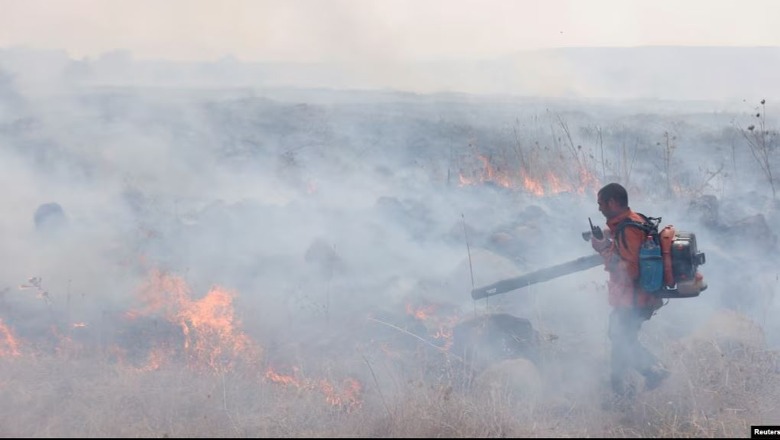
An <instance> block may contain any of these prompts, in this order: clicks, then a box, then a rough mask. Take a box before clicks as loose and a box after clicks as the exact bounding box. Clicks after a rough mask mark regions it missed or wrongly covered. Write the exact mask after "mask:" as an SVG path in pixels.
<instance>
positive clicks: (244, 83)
mask: <svg viewBox="0 0 780 440" xmlns="http://www.w3.org/2000/svg"><path fill="white" fill-rule="evenodd" d="M0 70H2V71H5V72H6V74H10V75H11V77H13V79H14V82H15V83H16V84H18V85H19V86H25V85H26V86H32V87H38V86H40V85H41V84H43V83H51V82H52V81H54V82H56V83H58V84H78V85H120V86H122V85H146V86H150V85H158V86H185V87H193V86H196V87H220V88H223V87H300V88H332V89H395V90H402V91H411V92H418V93H431V92H465V93H478V94H502V95H503V94H512V95H521V96H554V97H569V98H582V97H589V98H617V99H679V100H723V99H729V100H743V99H746V100H748V101H749V102H751V101H755V100H758V99H760V98H769V99H772V98H775V97H777V98H780V81H778V78H780V47H639V48H565V49H550V50H539V51H523V52H517V53H515V54H511V55H507V56H504V57H499V58H488V59H483V60H460V59H459V60H435V61H426V62H420V63H414V64H398V63H391V62H387V63H374V64H366V63H354V64H352V65H345V64H338V65H337V64H276V63H273V64H272V63H256V62H251V63H250V62H241V61H239V60H237V59H235V58H232V57H225V58H223V59H220V60H217V61H213V62H197V63H196V62H187V63H185V62H172V61H164V60H138V59H135V58H134V57H133V56H132V54H131V53H130V52H127V51H115V52H110V53H106V54H104V55H102V56H100V57H99V58H96V59H84V60H73V59H71V58H69V57H68V56H67V54H66V53H65V52H63V51H32V50H26V49H16V48H14V49H0Z"/></svg>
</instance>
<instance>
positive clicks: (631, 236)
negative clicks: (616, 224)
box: [620, 226, 646, 281]
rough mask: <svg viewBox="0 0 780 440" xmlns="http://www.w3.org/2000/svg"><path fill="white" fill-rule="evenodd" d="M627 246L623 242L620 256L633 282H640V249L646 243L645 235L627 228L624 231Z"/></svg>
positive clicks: (634, 229)
mask: <svg viewBox="0 0 780 440" xmlns="http://www.w3.org/2000/svg"><path fill="white" fill-rule="evenodd" d="M623 232H624V234H625V235H624V238H625V244H623V242H621V246H620V256H621V257H622V258H623V261H625V264H626V271H627V272H628V276H629V277H631V279H632V280H634V281H637V280H639V248H640V247H642V243H643V242H644V241H645V238H646V237H645V233H644V232H643V231H642V230H641V229H639V228H634V227H631V226H627V227H626V228H625V229H624V231H623Z"/></svg>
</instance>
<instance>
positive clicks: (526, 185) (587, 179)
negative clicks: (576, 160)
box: [458, 154, 599, 197]
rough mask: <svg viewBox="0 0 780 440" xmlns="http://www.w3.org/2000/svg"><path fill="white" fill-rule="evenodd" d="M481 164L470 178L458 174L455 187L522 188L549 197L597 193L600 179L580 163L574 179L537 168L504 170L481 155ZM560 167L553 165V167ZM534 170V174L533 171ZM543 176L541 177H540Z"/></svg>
mask: <svg viewBox="0 0 780 440" xmlns="http://www.w3.org/2000/svg"><path fill="white" fill-rule="evenodd" d="M477 159H479V161H480V162H481V165H482V166H481V169H480V170H479V171H477V172H476V173H473V174H474V175H473V176H469V175H467V174H464V172H463V171H461V172H460V173H458V185H459V186H461V187H463V186H468V185H476V184H481V183H492V184H494V185H498V186H500V187H503V188H507V189H523V190H525V191H527V192H528V193H530V194H533V195H535V196H538V197H542V196H544V195H549V194H559V193H563V192H576V193H579V194H583V193H585V190H586V189H593V190H596V189H598V187H599V180H598V178H596V176H595V174H594V173H592V172H591V171H589V170H588V168H587V167H586V166H585V165H583V164H578V165H577V172H576V173H574V174H576V175H575V176H572V175H571V174H563V175H562V174H558V173H556V172H554V171H553V170H551V169H548V170H547V171H544V170H543V169H542V170H539V169H533V170H531V169H526V168H524V167H519V168H517V169H516V170H511V169H505V168H502V167H499V166H496V165H495V164H493V163H491V161H490V158H489V157H487V156H484V155H481V154H479V155H477ZM559 165H560V164H554V165H553V166H555V167H556V168H560V167H559ZM532 171H533V172H532ZM540 176H544V178H543V179H542V178H540Z"/></svg>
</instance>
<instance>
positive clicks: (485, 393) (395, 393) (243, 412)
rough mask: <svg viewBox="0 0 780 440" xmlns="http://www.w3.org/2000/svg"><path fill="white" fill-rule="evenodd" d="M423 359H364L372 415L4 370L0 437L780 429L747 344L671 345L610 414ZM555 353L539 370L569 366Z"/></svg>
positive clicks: (289, 397) (114, 366) (155, 382)
mask: <svg viewBox="0 0 780 440" xmlns="http://www.w3.org/2000/svg"><path fill="white" fill-rule="evenodd" d="M746 340H747V342H746ZM420 348H421V351H418V352H410V353H406V354H407V355H408V356H409V358H406V359H400V360H392V359H391V358H388V357H385V358H381V357H373V358H371V360H369V359H368V358H365V360H366V362H364V363H363V364H364V367H365V368H364V369H365V370H366V371H365V372H364V373H365V374H364V375H362V376H361V377H360V380H361V383H362V385H363V389H362V392H361V394H360V399H361V400H360V402H361V405H360V406H356V407H354V408H351V409H350V408H349V407H345V406H343V405H334V404H332V403H329V402H328V401H327V400H326V399H325V398H324V396H323V394H322V393H321V392H319V391H318V390H316V389H314V388H312V387H308V388H307V387H300V386H290V385H284V384H281V383H274V382H271V381H269V380H266V379H264V378H263V375H262V372H258V371H251V370H247V371H230V372H224V373H215V372H196V371H193V370H191V369H189V368H187V367H185V366H181V365H168V366H165V367H161V368H159V369H157V370H153V371H141V370H139V369H137V368H135V367H132V366H129V365H122V364H118V363H116V362H113V361H109V360H107V359H105V358H102V357H100V356H96V355H81V356H63V355H62V354H51V355H45V356H44V355H37V356H30V355H21V356H16V357H4V358H2V359H0V377H2V378H3V380H2V382H0V390H1V391H2V395H3V400H2V405H1V406H0V435H2V436H4V437H77V436H83V437H165V436H168V437H599V436H606V437H745V436H747V435H748V428H749V426H750V425H755V424H762V423H766V424H769V423H776V422H777V419H776V417H777V414H780V405H779V404H778V402H777V399H776V396H777V395H778V392H780V376H779V375H778V355H777V354H776V353H773V352H771V351H768V350H766V349H764V348H762V345H761V344H760V343H758V344H753V343H751V342H750V340H749V338H745V337H744V335H737V336H730V337H724V336H722V335H721V336H717V335H716V336H712V335H711V334H710V335H709V336H708V335H707V334H705V333H700V334H694V335H692V336H691V337H689V338H686V339H684V340H680V341H674V342H672V343H669V344H668V346H667V347H666V350H665V352H664V354H663V355H664V358H665V359H666V360H667V361H668V362H669V363H670V366H671V368H672V370H673V371H674V374H673V375H672V377H670V379H669V380H668V381H667V382H666V383H665V384H664V385H663V386H662V387H661V388H659V389H657V390H654V391H649V392H641V393H639V394H638V396H637V397H636V398H635V400H633V401H632V402H623V403H622V404H621V405H616V406H613V407H608V408H605V407H603V405H602V403H603V402H604V401H606V400H607V397H608V394H607V393H606V391H605V390H606V387H603V386H601V385H600V384H601V382H600V381H599V380H596V381H593V386H584V387H581V388H576V387H560V386H556V385H560V384H561V383H565V382H566V381H567V380H571V379H570V378H567V377H566V376H567V374H571V370H569V373H567V372H566V371H567V370H566V369H560V368H558V369H556V368H544V366H542V368H539V369H537V370H534V369H533V366H529V365H528V363H524V362H522V361H519V362H520V363H518V362H514V361H511V362H504V363H502V364H501V365H503V367H501V366H498V367H496V368H494V370H495V371H493V373H489V372H486V373H483V374H482V375H480V376H479V377H478V378H477V379H476V380H473V381H470V380H464V375H463V370H462V366H460V367H459V366H458V364H457V362H453V361H452V360H451V359H448V358H447V357H446V356H444V355H430V353H428V354H426V355H423V353H424V352H425V351H426V350H425V349H424V347H420ZM550 353H551V354H549V355H548V356H546V357H544V359H543V361H542V363H545V362H547V363H551V362H552V363H555V362H560V361H562V358H558V357H557V356H558V355H561V356H563V355H564V354H565V353H564V350H560V348H555V350H551V351H550ZM602 360H603V359H591V360H590V361H593V362H594V363H595V364H596V365H598V363H599V362H601V361H602ZM521 364H522V365H521ZM585 364H587V360H586V362H584V363H583V365H585ZM369 366H371V370H372V371H371V373H373V374H375V377H374V379H372V377H371V375H369V371H368V367H369ZM518 366H519V367H518ZM514 367H518V368H514ZM520 367H522V368H520ZM573 367H574V368H576V367H577V366H576V365H575V366H573ZM415 368H416V369H417V370H415ZM496 371H497V372H498V373H496ZM311 372H312V374H313V375H316V374H317V373H321V371H320V372H317V373H315V370H311ZM513 372H516V373H517V375H516V376H514V377H513ZM491 374H492V378H491ZM529 374H530V375H529ZM600 374H601V373H600V372H599V373H597V375H600ZM529 378H530V379H529ZM597 379H598V377H597ZM330 380H332V381H333V382H334V383H335V382H337V375H335V374H334V375H333V377H332V378H330ZM491 381H494V382H491ZM472 383H473V384H475V385H477V386H470V385H472ZM491 384H492V386H491Z"/></svg>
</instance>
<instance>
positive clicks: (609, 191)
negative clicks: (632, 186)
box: [598, 183, 628, 220]
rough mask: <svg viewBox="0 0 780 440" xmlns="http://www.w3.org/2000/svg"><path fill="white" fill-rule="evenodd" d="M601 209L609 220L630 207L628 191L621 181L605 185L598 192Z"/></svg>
mask: <svg viewBox="0 0 780 440" xmlns="http://www.w3.org/2000/svg"><path fill="white" fill-rule="evenodd" d="M598 204H599V211H601V213H602V214H604V217H606V219H607V220H609V219H611V218H613V217H615V216H617V215H620V214H621V213H623V212H624V211H625V210H626V209H628V192H626V189H625V188H623V185H621V184H619V183H609V184H607V185H604V187H603V188H601V189H600V190H599V193H598Z"/></svg>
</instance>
